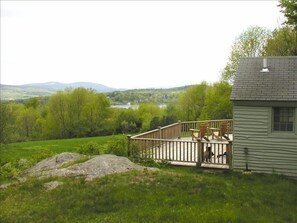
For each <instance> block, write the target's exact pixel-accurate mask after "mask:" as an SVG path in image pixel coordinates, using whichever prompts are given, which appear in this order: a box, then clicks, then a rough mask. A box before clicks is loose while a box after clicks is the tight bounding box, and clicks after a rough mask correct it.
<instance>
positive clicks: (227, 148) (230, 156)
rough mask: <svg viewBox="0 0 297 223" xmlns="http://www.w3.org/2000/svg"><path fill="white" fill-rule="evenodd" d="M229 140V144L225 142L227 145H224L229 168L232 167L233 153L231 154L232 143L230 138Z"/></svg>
mask: <svg viewBox="0 0 297 223" xmlns="http://www.w3.org/2000/svg"><path fill="white" fill-rule="evenodd" d="M228 142H229V144H227V146H226V152H227V164H229V169H232V156H233V154H232V150H233V149H232V147H233V145H232V141H231V140H229V141H228Z"/></svg>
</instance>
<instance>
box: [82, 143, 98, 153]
mask: <svg viewBox="0 0 297 223" xmlns="http://www.w3.org/2000/svg"><path fill="white" fill-rule="evenodd" d="M78 153H81V154H86V155H99V154H100V146H99V144H97V143H96V142H93V141H90V142H88V143H86V144H83V145H82V146H81V147H80V148H79V149H78Z"/></svg>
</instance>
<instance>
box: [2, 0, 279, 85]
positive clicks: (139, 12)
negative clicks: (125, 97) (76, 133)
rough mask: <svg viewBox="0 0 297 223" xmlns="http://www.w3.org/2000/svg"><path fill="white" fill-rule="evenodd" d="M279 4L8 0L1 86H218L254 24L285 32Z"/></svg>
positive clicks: (3, 34) (258, 2) (275, 2)
mask: <svg viewBox="0 0 297 223" xmlns="http://www.w3.org/2000/svg"><path fill="white" fill-rule="evenodd" d="M277 5H278V1H87V2H85V1H62V2H60V1H31V2H26V1H1V83H2V84H14V85H18V84H26V83H40V82H48V81H58V82H64V83H71V82H80V81H83V82H95V83H100V84H104V85H107V86H109V87H114V88H150V87H155V88H159V87H174V86H183V85H189V84H198V83H200V82H201V81H207V82H209V83H210V82H215V81H218V80H219V78H220V74H221V71H222V70H223V68H224V66H225V65H226V63H227V61H228V56H229V54H230V50H231V45H232V44H233V43H234V41H235V38H236V37H238V36H239V35H240V34H241V33H242V32H243V31H245V30H246V29H247V28H248V27H249V26H251V25H258V26H261V27H265V28H268V29H275V28H277V27H279V26H280V24H281V23H282V21H283V16H282V14H281V13H280V12H279V11H280V8H279V7H277Z"/></svg>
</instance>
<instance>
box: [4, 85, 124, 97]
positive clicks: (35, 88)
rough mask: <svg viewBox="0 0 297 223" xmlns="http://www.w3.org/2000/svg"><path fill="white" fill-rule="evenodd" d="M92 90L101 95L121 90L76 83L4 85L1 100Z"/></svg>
mask: <svg viewBox="0 0 297 223" xmlns="http://www.w3.org/2000/svg"><path fill="white" fill-rule="evenodd" d="M78 87H84V88H91V89H94V90H96V91H97V92H99V93H103V92H111V91H115V90H119V89H115V88H111V87H107V86H105V85H102V84H97V83H91V82H75V83H69V84H66V83H60V82H46V83H34V84H24V85H4V84H1V85H0V88H1V96H0V98H1V100H19V99H28V98H31V97H39V96H50V95H52V94H53V93H55V92H57V91H60V90H64V89H66V88H78Z"/></svg>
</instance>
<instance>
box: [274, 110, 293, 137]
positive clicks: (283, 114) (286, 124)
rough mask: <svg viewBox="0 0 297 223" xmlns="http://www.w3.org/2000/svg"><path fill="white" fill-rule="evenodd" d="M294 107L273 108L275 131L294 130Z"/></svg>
mask: <svg viewBox="0 0 297 223" xmlns="http://www.w3.org/2000/svg"><path fill="white" fill-rule="evenodd" d="M293 126H294V108H273V131H281V132H293Z"/></svg>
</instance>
